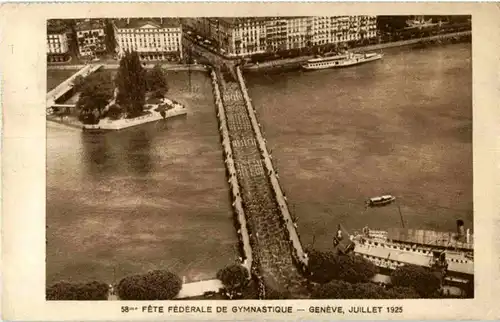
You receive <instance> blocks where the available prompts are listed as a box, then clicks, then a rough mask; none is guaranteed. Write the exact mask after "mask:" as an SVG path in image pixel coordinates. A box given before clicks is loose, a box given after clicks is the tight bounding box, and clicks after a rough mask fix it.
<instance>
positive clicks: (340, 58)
mask: <svg viewBox="0 0 500 322" xmlns="http://www.w3.org/2000/svg"><path fill="white" fill-rule="evenodd" d="M382 57H383V54H378V53H364V54H354V53H347V52H346V53H344V54H339V55H333V56H325V57H319V58H313V59H309V60H308V61H307V62H305V63H304V64H303V65H302V68H304V69H306V70H316V69H326V68H341V67H349V66H354V65H359V64H363V63H367V62H371V61H375V60H379V59H382Z"/></svg>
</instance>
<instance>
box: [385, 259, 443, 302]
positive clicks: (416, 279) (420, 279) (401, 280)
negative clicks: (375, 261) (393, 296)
mask: <svg viewBox="0 0 500 322" xmlns="http://www.w3.org/2000/svg"><path fill="white" fill-rule="evenodd" d="M391 283H392V284H393V285H395V286H399V287H411V288H413V289H414V290H415V291H416V292H417V293H418V294H419V295H420V297H421V298H434V297H438V296H439V292H438V291H439V289H440V287H441V278H440V276H439V275H438V273H434V272H432V271H431V270H430V269H429V268H425V267H421V266H416V265H404V266H401V267H398V268H397V269H396V270H394V271H393V272H392V274H391Z"/></svg>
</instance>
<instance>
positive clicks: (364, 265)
mask: <svg viewBox="0 0 500 322" xmlns="http://www.w3.org/2000/svg"><path fill="white" fill-rule="evenodd" d="M337 263H338V279H340V280H343V281H346V282H351V283H362V282H369V281H370V280H371V279H372V278H373V276H375V274H377V273H378V268H377V266H375V265H374V264H373V263H372V262H370V261H369V260H366V259H364V258H363V257H361V256H356V255H341V256H338V257H337Z"/></svg>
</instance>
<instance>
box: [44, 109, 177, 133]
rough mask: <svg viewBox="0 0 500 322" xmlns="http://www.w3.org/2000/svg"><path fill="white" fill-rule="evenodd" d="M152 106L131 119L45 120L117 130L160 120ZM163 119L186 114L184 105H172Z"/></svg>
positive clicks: (89, 128)
mask: <svg viewBox="0 0 500 322" xmlns="http://www.w3.org/2000/svg"><path fill="white" fill-rule="evenodd" d="M154 108H155V107H153V108H150V109H149V110H148V111H149V112H150V114H147V115H143V116H139V117H135V118H132V119H120V120H104V119H102V120H100V121H99V123H98V124H82V123H80V122H69V121H64V120H63V121H60V120H59V119H57V118H55V117H54V118H46V120H47V122H53V123H57V124H60V125H64V126H67V127H69V128H75V129H80V130H82V131H85V132H103V131H105V132H110V131H119V130H123V129H127V128H130V127H134V126H138V125H142V124H146V123H150V122H155V121H159V120H162V119H163V117H162V116H161V114H160V113H159V112H156V111H154ZM165 113H166V116H165V119H168V118H173V117H176V116H182V115H187V109H186V108H185V107H180V108H179V107H174V108H172V109H169V110H167V111H166V112H165Z"/></svg>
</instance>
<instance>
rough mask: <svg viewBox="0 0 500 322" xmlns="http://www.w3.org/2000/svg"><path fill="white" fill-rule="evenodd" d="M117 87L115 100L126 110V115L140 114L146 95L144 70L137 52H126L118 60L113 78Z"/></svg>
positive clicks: (134, 115)
mask: <svg viewBox="0 0 500 322" xmlns="http://www.w3.org/2000/svg"><path fill="white" fill-rule="evenodd" d="M115 82H116V86H117V88H118V95H117V97H116V101H117V103H118V104H119V105H120V106H123V107H124V108H125V110H126V111H127V116H128V117H136V116H140V115H141V114H142V112H143V110H144V103H145V97H146V71H145V70H144V68H143V67H142V65H141V61H140V59H139V55H138V54H137V52H135V51H133V52H126V53H125V56H124V57H123V58H122V59H121V60H120V67H119V68H118V73H117V74H116V78H115Z"/></svg>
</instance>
